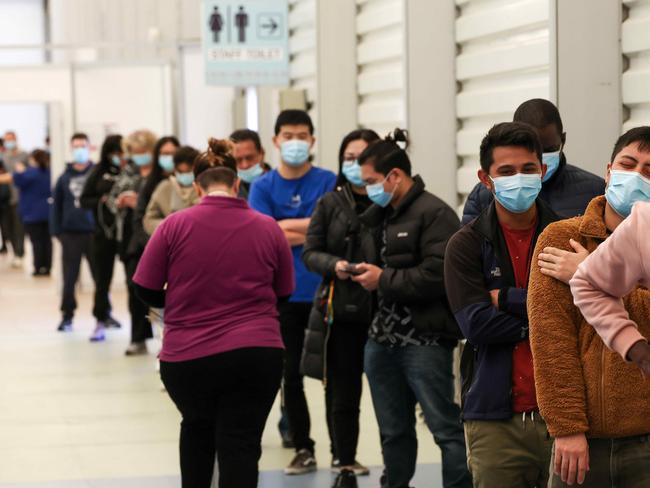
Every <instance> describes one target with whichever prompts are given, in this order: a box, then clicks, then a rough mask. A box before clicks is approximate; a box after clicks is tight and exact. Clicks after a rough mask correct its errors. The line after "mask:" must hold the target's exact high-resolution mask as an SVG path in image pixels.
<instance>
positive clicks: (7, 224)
mask: <svg viewBox="0 0 650 488" xmlns="http://www.w3.org/2000/svg"><path fill="white" fill-rule="evenodd" d="M2 232H3V235H2V239H3V241H4V242H5V243H7V242H11V249H12V250H13V252H14V255H15V256H16V257H18V258H22V257H23V255H24V254H25V228H24V227H23V221H22V219H21V218H20V214H19V213H18V206H17V205H8V206H7V207H4V208H3V209H2ZM5 232H6V233H7V235H5V234H4V233H5Z"/></svg>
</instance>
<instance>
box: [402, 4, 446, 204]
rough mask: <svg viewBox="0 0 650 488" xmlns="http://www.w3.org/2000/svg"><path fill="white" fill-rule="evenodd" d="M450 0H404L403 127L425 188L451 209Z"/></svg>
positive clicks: (413, 160) (413, 161)
mask: <svg viewBox="0 0 650 488" xmlns="http://www.w3.org/2000/svg"><path fill="white" fill-rule="evenodd" d="M455 20H456V9H455V6H454V2H452V1H450V0H447V1H435V2H434V1H428V2H424V1H421V0H407V1H406V29H405V32H406V56H407V63H406V64H407V66H406V78H407V83H406V87H407V122H408V123H407V127H408V129H409V131H410V135H411V139H412V141H413V143H412V146H411V151H410V155H411V161H412V163H413V166H414V170H415V171H416V172H417V173H419V174H420V175H421V176H422V177H423V178H424V181H425V182H426V185H427V189H428V190H429V191H430V192H431V193H434V194H435V195H437V196H438V197H440V198H442V199H443V200H444V201H445V202H447V203H448V204H449V205H451V206H452V207H453V208H455V207H456V206H457V205H458V193H457V191H456V173H457V168H458V162H457V158H456V128H457V122H456V78H455V60H456V44H455V40H454V22H455Z"/></svg>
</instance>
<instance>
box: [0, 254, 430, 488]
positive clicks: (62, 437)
mask: <svg viewBox="0 0 650 488" xmlns="http://www.w3.org/2000/svg"><path fill="white" fill-rule="evenodd" d="M57 262H58V260H57ZM25 263H26V264H25V268H26V269H25V270H19V271H17V270H12V269H10V267H9V258H8V257H6V256H0V487H9V486H11V487H14V486H15V487H16V488H18V487H22V488H55V487H56V488H60V487H64V486H65V487H70V488H82V487H83V488H86V487H93V488H112V487H117V486H119V487H120V488H130V487H136V486H137V487H139V488H145V487H147V488H148V487H154V486H156V487H160V488H165V487H168V486H169V487H178V486H180V483H179V478H178V474H179V465H178V452H177V451H178V447H177V440H178V425H179V421H180V416H179V414H178V412H177V411H176V409H175V407H174V405H173V404H172V403H171V401H170V400H169V398H168V396H167V395H166V394H165V393H164V392H162V391H161V384H160V381H159V379H158V377H157V373H156V371H155V357H154V355H153V354H152V355H150V356H146V357H138V358H126V357H125V356H124V355H123V353H124V349H125V348H126V346H127V345H128V340H129V332H128V313H127V311H126V293H125V291H124V285H123V284H122V279H121V277H122V276H123V274H121V273H118V275H117V278H116V282H115V290H114V293H113V297H112V299H113V306H114V315H115V316H116V317H117V318H118V319H119V320H121V321H122V322H123V323H124V324H125V325H126V326H127V327H125V328H124V329H123V330H121V331H111V333H110V334H109V337H108V340H107V341H106V342H105V343H102V344H91V343H89V342H88V336H89V334H90V332H91V331H92V328H93V326H94V322H93V319H92V316H91V313H90V311H91V307H92V303H91V302H92V296H91V293H92V287H91V286H89V285H88V284H86V286H83V287H81V289H80V291H79V294H78V299H79V309H78V314H77V318H76V320H75V324H74V327H75V331H74V332H72V333H70V334H61V333H58V332H56V330H55V328H56V325H57V323H58V320H59V312H58V305H59V304H58V300H59V298H58V289H59V283H60V280H59V279H58V275H59V273H60V271H58V269H55V270H54V274H53V277H52V278H49V279H43V278H41V279H34V278H32V277H31V276H30V272H31V269H30V268H31V266H30V265H29V258H27V259H26V260H25ZM83 281H85V282H86V283H88V279H87V273H86V279H85V280H83ZM158 347H159V345H158V344H156V341H155V340H154V341H151V343H150V350H151V351H156V350H157V348H158ZM306 390H307V396H308V402H309V405H310V408H311V413H312V426H313V427H312V429H313V437H314V438H315V440H316V442H317V456H318V458H319V464H320V466H321V467H322V468H323V470H322V472H319V473H318V474H317V475H314V476H311V477H302V478H285V477H284V476H283V475H282V474H281V470H282V468H283V467H284V466H285V465H286V464H287V463H288V462H289V461H290V459H291V457H292V452H291V451H287V450H285V449H282V448H281V446H280V442H279V437H278V435H277V430H276V428H275V425H276V424H277V420H278V410H279V409H278V408H277V405H276V406H275V407H274V408H273V411H272V414H271V417H270V419H269V424H268V427H267V429H266V431H265V433H264V438H263V455H262V459H261V462H260V469H261V470H262V471H263V473H262V476H261V481H260V486H261V487H268V488H271V487H280V486H284V487H287V488H289V487H296V488H297V487H301V488H303V487H304V488H307V487H309V488H311V487H313V488H325V487H328V486H330V483H331V476H330V474H329V472H328V471H327V470H326V468H327V466H328V465H329V462H330V458H329V455H328V454H329V447H328V444H329V442H328V440H327V431H326V427H325V420H324V401H323V392H322V387H321V385H320V384H319V383H318V382H316V381H312V380H306ZM361 409H362V418H361V432H362V435H361V440H360V446H359V455H358V458H359V460H360V461H361V462H362V463H365V464H367V465H368V466H374V467H378V466H381V464H382V461H381V452H380V446H379V442H378V439H379V434H378V429H377V425H376V421H375V417H374V413H373V410H372V404H371V401H370V396H369V393H368V390H367V389H366V391H365V392H364V396H363V400H362V407H361ZM418 437H419V440H420V456H419V460H418V462H419V463H420V464H422V465H423V466H422V467H421V469H419V470H418V478H419V481H420V486H428V487H435V486H441V485H440V484H439V481H438V480H439V477H440V468H439V465H438V463H439V461H440V453H439V450H438V448H437V447H436V446H435V444H434V443H433V440H432V436H431V435H430V434H429V432H428V430H427V429H426V427H425V426H423V425H419V426H418ZM380 472H381V469H380V468H376V469H373V475H372V477H371V478H365V479H364V478H360V486H362V487H365V486H377V485H378V483H377V479H378V476H379V474H380ZM425 480H426V481H425ZM416 481H417V480H416Z"/></svg>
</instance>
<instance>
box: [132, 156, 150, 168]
mask: <svg viewBox="0 0 650 488" xmlns="http://www.w3.org/2000/svg"><path fill="white" fill-rule="evenodd" d="M131 160H132V161H133V162H134V163H135V165H136V166H138V167H140V168H141V167H143V166H148V165H150V164H151V154H149V153H144V154H132V155H131Z"/></svg>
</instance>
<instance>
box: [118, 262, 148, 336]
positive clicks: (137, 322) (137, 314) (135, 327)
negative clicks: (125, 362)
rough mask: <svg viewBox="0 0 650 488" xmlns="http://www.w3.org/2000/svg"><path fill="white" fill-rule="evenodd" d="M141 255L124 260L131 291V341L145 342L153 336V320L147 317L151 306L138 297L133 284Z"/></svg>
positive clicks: (127, 281) (127, 282)
mask: <svg viewBox="0 0 650 488" xmlns="http://www.w3.org/2000/svg"><path fill="white" fill-rule="evenodd" d="M138 261H140V256H139V255H137V256H128V257H127V258H126V260H125V261H124V267H125V269H126V284H127V287H128V292H129V313H130V314H131V343H135V342H144V341H146V340H147V339H151V338H152V337H153V333H152V330H151V322H149V319H148V318H147V313H148V312H149V307H148V306H147V305H146V304H145V303H144V302H143V301H142V300H140V299H139V298H138V296H137V294H136V292H135V286H134V285H133V275H135V270H136V269H137V267H138Z"/></svg>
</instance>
